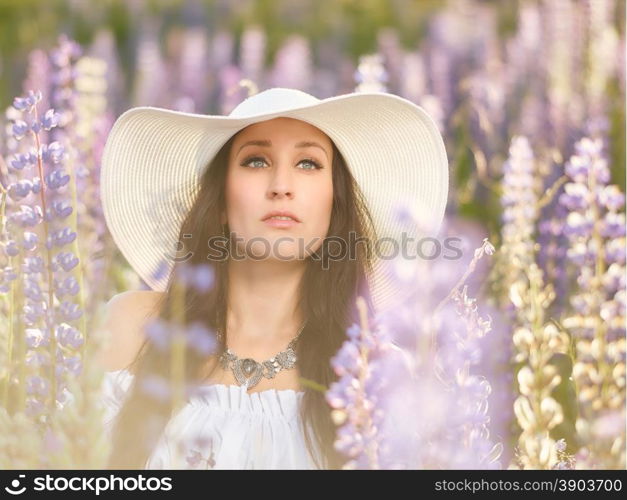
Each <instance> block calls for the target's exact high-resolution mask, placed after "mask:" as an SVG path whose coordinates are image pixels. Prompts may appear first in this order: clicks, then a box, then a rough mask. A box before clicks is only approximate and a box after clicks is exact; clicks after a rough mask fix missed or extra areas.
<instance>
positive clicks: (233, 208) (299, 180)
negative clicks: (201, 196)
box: [223, 117, 333, 260]
mask: <svg viewBox="0 0 627 500" xmlns="http://www.w3.org/2000/svg"><path fill="white" fill-rule="evenodd" d="M332 158H333V149H332V143H331V139H330V138H329V137H328V136H327V135H326V134H325V133H324V132H322V131H321V130H320V129H318V128H316V127H314V126H313V125H310V124H309V123H306V122H303V121H301V120H297V119H294V118H287V117H279V118H274V119H272V120H267V121H264V122H259V123H254V124H252V125H249V126H248V127H246V128H245V129H243V130H241V131H240V132H239V133H238V134H237V135H236V137H235V138H234V141H233V146H232V148H231V152H230V155H229V166H228V172H227V178H226V210H227V213H226V214H225V215H226V217H223V222H227V221H228V224H229V228H230V230H231V232H232V233H234V235H233V236H234V237H237V238H238V242H237V247H238V255H239V258H241V257H242V256H243V255H244V253H245V254H246V255H247V256H250V257H253V258H255V259H258V260H263V259H265V258H270V259H278V260H293V259H295V258H299V259H303V258H305V257H307V256H308V255H309V254H311V253H312V252H313V251H315V250H316V249H318V248H319V247H320V245H321V244H322V240H323V239H324V238H325V237H326V235H327V232H328V229H329V224H330V221H331V209H332V205H333V182H332V175H331V174H332V172H331V164H332ZM274 210H277V211H287V212H290V213H291V214H292V215H293V216H294V217H295V219H296V220H294V219H290V220H276V219H267V218H266V217H267V215H268V214H269V213H270V212H272V211H274Z"/></svg>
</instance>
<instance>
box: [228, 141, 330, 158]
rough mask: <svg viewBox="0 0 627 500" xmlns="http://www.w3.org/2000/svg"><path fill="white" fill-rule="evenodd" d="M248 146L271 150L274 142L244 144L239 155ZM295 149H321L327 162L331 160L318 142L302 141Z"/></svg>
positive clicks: (248, 142)
mask: <svg viewBox="0 0 627 500" xmlns="http://www.w3.org/2000/svg"><path fill="white" fill-rule="evenodd" d="M246 146H262V147H265V148H269V147H271V146H272V141H268V140H254V141H247V142H245V143H244V144H242V145H241V146H240V147H239V149H238V150H237V153H238V154H239V152H240V151H241V150H242V149H244V148H245V147H246ZM294 147H295V148H310V147H314V148H320V149H321V150H322V151H323V152H324V154H325V156H326V157H327V160H328V159H329V155H328V154H327V151H326V150H325V149H324V148H323V147H322V146H321V145H320V144H318V143H317V142H314V141H300V142H299V143H297V144H296V145H295V146H294Z"/></svg>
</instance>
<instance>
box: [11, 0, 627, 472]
mask: <svg viewBox="0 0 627 500" xmlns="http://www.w3.org/2000/svg"><path fill="white" fill-rule="evenodd" d="M275 86H280V87H294V88H297V89H301V90H304V91H306V92H308V93H311V94H313V95H315V96H316V97H318V98H325V97H330V96H333V95H337V94H342V93H348V92H353V91H358V92H363V91H386V92H391V93H394V94H397V95H399V96H402V97H404V98H406V99H408V100H410V101H412V102H415V103H416V104H419V105H420V106H422V107H424V108H425V109H426V110H427V111H428V112H429V113H430V114H431V115H432V116H433V117H434V119H435V120H436V122H437V124H438V126H439V127H440V130H441V132H442V134H443V136H444V138H445V144H446V147H447V151H448V156H449V161H450V179H451V183H450V193H449V200H448V206H447V212H446V220H445V224H444V227H443V230H442V235H443V236H447V235H448V236H454V237H459V238H461V240H462V243H463V245H462V246H463V249H464V253H463V257H462V259H461V260H460V261H459V262H455V263H454V264H453V263H451V261H437V262H432V263H430V267H429V269H426V270H425V269H423V268H420V269H418V268H413V267H410V268H408V267H407V266H399V267H398V269H397V270H396V271H395V272H396V274H397V277H398V282H399V287H401V286H408V287H410V288H412V287H413V288H412V290H414V289H415V290H414V291H415V293H414V294H413V295H412V299H411V300H408V301H407V303H403V304H399V307H398V310H397V311H396V313H395V314H394V315H393V316H394V317H390V316H384V317H381V318H377V320H376V321H374V320H373V318H370V319H368V311H365V310H363V308H362V312H363V314H362V320H361V322H360V323H359V324H355V325H353V327H352V328H351V330H350V332H348V334H347V341H346V344H345V346H344V347H343V348H342V350H341V351H340V352H339V353H338V355H337V356H336V358H334V366H335V367H336V372H337V374H338V382H337V383H336V384H334V385H333V386H331V387H329V388H328V401H329V404H330V405H331V406H332V407H333V409H334V418H335V419H336V422H337V423H338V426H339V432H338V440H337V443H336V446H337V447H338V449H341V450H342V451H344V452H345V453H346V454H347V456H348V457H350V461H349V463H348V465H347V467H348V468H527V469H563V468H581V469H592V468H598V469H603V468H605V469H617V468H622V469H624V468H625V211H624V210H625V208H624V207H625V142H626V141H625V3H624V2H621V1H617V0H587V1H584V0H582V1H573V0H545V1H536V0H519V1H514V0H506V1H498V2H497V1H479V0H451V1H437V2H436V1H417V0H416V1H410V0H390V1H383V0H361V1H354V0H337V1H301V0H289V1H288V0H277V1H271V0H262V1H252V0H250V1H249V0H242V1H235V2H227V1H224V0H216V1H209V0H207V1H200V0H198V1H192V0H189V1H174V0H173V1H159V0H154V1H148V0H126V1H124V2H122V1H117V0H109V1H105V2H88V1H86V0H66V1H61V0H54V1H49V2H43V1H34V0H22V1H20V2H13V1H8V0H0V111H1V114H0V400H1V404H0V468H3V469H5V468H6V469H10V468H15V469H18V468H99V467H101V466H102V465H103V463H104V461H105V458H106V454H107V453H108V445H109V443H107V442H105V441H104V439H103V438H102V432H101V422H100V417H101V410H100V409H99V407H98V404H97V402H98V387H99V383H100V380H101V378H100V377H101V376H102V373H101V372H99V370H98V369H97V368H96V367H95V366H94V363H90V362H89V361H90V356H93V354H94V351H95V349H96V348H97V346H98V343H99V342H100V339H99V338H98V336H97V335H95V334H94V332H95V331H96V329H95V326H96V325H97V324H98V321H99V319H100V317H101V314H102V306H103V304H104V303H105V302H106V301H107V300H108V299H110V298H111V297H112V296H113V295H115V294H116V293H119V292H121V291H124V290H129V289H137V288H146V285H145V284H144V283H142V282H141V281H140V280H139V278H138V277H137V276H136V275H135V274H134V273H133V272H132V271H131V270H130V269H129V267H128V265H127V264H126V262H125V260H124V258H123V257H122V256H121V255H120V254H119V252H118V251H117V249H116V248H115V245H114V243H113V241H112V239H111V237H110V235H109V234H108V231H107V228H106V225H105V222H104V219H103V214H102V210H101V205H100V201H99V185H98V182H99V165H100V158H101V154H102V148H103V146H104V143H105V140H106V137H107V134H108V131H109V130H110V128H111V126H112V124H113V122H114V121H115V118H116V117H117V116H118V115H119V114H120V113H121V112H123V111H124V110H126V109H128V108H129V107H132V106H140V105H150V106H159V107H166V108H170V109H177V110H181V111H188V112H194V113H210V114H218V113H220V114H228V113H229V112H230V110H231V109H233V108H234V107H235V106H236V105H237V104H238V103H239V102H240V101H241V100H242V99H243V98H245V97H246V96H248V95H251V94H253V93H255V92H258V91H260V90H264V89H267V88H270V87H275ZM410 219H411V217H410ZM417 273H420V274H417ZM416 276H420V277H421V278H420V279H419V280H414V279H413V278H414V277H416ZM425 276H426V277H427V278H429V279H425ZM416 283H419V285H418V287H417V285H416ZM425 339H426V340H425ZM391 341H394V342H395V343H396V344H397V345H401V346H403V347H404V348H405V349H406V352H407V355H408V361H407V365H406V366H404V368H403V370H405V371H403V370H401V369H400V368H399V366H398V363H397V362H392V361H389V360H388V358H387V357H386V354H385V353H386V352H387V348H386V346H387V345H388V343H389V342H391ZM356 353H357V354H356ZM360 356H361V359H367V360H369V363H362V362H359V360H358V357H360ZM390 359H391V358H390ZM408 373H409V374H411V376H407V374H408ZM355 387H357V388H358V390H357V391H355V390H354V389H355ZM351 388H352V389H351ZM442 388H445V389H446V390H441V389H442ZM70 395H71V396H70ZM67 403H71V404H67ZM373 408H375V409H378V410H380V411H376V410H375V409H373ZM399 415H400V416H399Z"/></svg>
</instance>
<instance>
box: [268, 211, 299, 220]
mask: <svg viewBox="0 0 627 500" xmlns="http://www.w3.org/2000/svg"><path fill="white" fill-rule="evenodd" d="M275 215H276V216H279V217H290V218H291V219H293V220H294V221H296V222H300V219H299V218H298V217H296V215H294V214H293V213H292V212H289V211H287V210H273V211H272V212H268V213H267V214H266V215H264V216H263V218H262V219H261V220H262V221H265V220H268V219H269V218H270V217H274V216H275Z"/></svg>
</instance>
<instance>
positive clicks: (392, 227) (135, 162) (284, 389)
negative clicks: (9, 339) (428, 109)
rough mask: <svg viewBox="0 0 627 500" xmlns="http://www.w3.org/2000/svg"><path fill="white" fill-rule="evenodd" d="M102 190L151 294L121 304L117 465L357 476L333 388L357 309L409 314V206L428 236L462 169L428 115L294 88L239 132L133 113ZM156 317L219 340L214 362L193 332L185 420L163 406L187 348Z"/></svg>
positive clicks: (206, 122) (242, 122) (111, 402)
mask: <svg viewBox="0 0 627 500" xmlns="http://www.w3.org/2000/svg"><path fill="white" fill-rule="evenodd" d="M101 184H102V198H103V208H104V214H105V218H106V220H107V224H108V226H109V229H110V230H111V233H112V235H113V238H114V240H115V242H116V244H117V246H118V248H119V249H120V250H121V252H122V253H123V254H124V256H125V257H126V258H127V260H128V261H129V263H130V264H131V266H132V267H133V268H134V269H135V270H136V271H137V272H138V274H139V275H140V276H141V277H142V278H143V279H144V281H145V282H146V283H147V284H148V285H149V286H150V287H151V289H152V291H135V292H125V293H123V294H120V295H118V296H116V297H114V299H112V300H111V301H110V303H109V305H108V314H107V319H106V324H105V329H106V330H107V331H108V332H109V334H110V339H109V343H108V349H107V350H105V351H104V353H103V355H102V359H103V364H104V365H105V368H106V369H107V370H109V372H108V373H106V374H105V386H104V387H105V398H106V402H107V403H108V407H109V421H110V422H111V423H112V424H113V426H112V444H113V449H112V454H111V457H110V462H109V466H110V467H112V468H141V467H147V468H172V467H174V466H176V463H175V462H176V460H180V459H182V462H178V463H179V464H182V466H184V467H201V468H340V467H341V466H342V463H343V462H344V461H345V459H346V457H343V456H341V455H340V454H339V453H338V452H337V451H336V450H335V449H334V447H333V441H334V438H335V430H336V428H335V425H334V423H333V421H332V419H331V413H330V407H329V405H328V403H327V402H326V400H325V398H324V389H326V388H328V387H329V386H330V385H331V384H332V383H333V382H334V381H335V380H336V378H337V377H336V375H335V374H334V372H333V370H332V368H331V364H330V360H331V358H332V357H333V355H334V354H335V353H336V352H337V351H338V349H339V348H340V346H341V344H342V342H343V341H344V340H345V339H346V330H347V328H348V327H349V326H350V325H351V323H354V322H357V315H356V308H355V300H356V298H357V297H358V296H361V297H363V298H364V299H365V300H366V302H367V304H368V306H369V310H370V311H371V312H374V311H380V310H382V309H385V308H386V307H389V305H390V304H391V303H393V300H394V290H393V289H392V288H391V276H390V274H389V272H388V271H387V269H386V268H385V267H384V266H383V260H384V259H382V258H381V257H382V256H381V255H380V254H379V252H378V250H379V249H380V245H377V243H379V241H378V239H379V238H381V237H384V236H385V237H390V236H391V237H397V236H398V235H399V233H400V229H401V225H400V222H398V220H397V219H396V218H395V212H394V209H395V205H394V202H398V201H401V202H402V201H405V202H411V205H410V208H411V209H413V210H414V211H418V212H419V213H420V214H421V215H423V216H424V217H425V220H426V221H428V222H430V223H431V226H430V227H428V228H427V227H426V226H425V227H424V228H410V229H409V230H408V232H409V233H410V235H413V236H420V235H423V234H431V233H433V232H434V230H437V227H438V226H439V223H440V221H441V219H442V215H443V212H444V206H445V203H446V193H447V188H448V174H447V161H446V153H445V150H444V146H443V142H442V139H441V136H440V135H439V133H438V131H437V127H436V126H435V124H434V123H433V121H432V120H431V119H430V118H429V117H428V115H426V113H425V112H424V111H423V110H422V109H421V108H419V107H418V106H416V105H414V104H412V103H410V102H409V101H406V100H404V99H401V98H399V97H396V96H392V95H389V94H382V93H373V94H365V93H364V94H346V95H343V96H338V97H333V98H329V99H325V100H318V99H316V98H315V97H313V96H310V95H308V94H306V93H304V92H301V91H298V90H294V89H282V88H275V89H269V90H266V91H264V92H261V93H260V94H257V95H255V96H252V97H249V98H248V99H246V100H245V101H243V102H242V103H240V105H238V106H237V107H236V108H235V109H234V110H233V111H232V112H231V114H230V115H229V116H228V117H224V116H203V115H192V114H187V113H180V112H174V111H169V110H161V109H157V108H134V109H132V110H130V111H128V112H126V113H124V114H123V115H122V116H121V117H120V118H119V119H118V120H117V122H116V124H115V126H114V127H113V129H112V131H111V133H110V135H109V138H108V140H107V145H106V147H105V152H104V156H103V165H102V179H101ZM406 232H407V231H406ZM221 236H226V238H225V241H224V243H225V245H224V246H220V245H216V244H215V243H216V238H218V239H219V238H220V237H221ZM388 243H389V241H388ZM373 244H374V245H373ZM374 249H376V251H374ZM375 254H376V255H375ZM386 257H389V255H386ZM207 266H209V268H207ZM190 269H192V270H193V269H196V270H197V272H199V273H200V272H201V271H204V273H205V276H207V277H209V278H210V279H208V281H210V286H205V285H206V283H204V285H203V283H202V281H203V280H198V277H197V276H196V278H194V277H192V276H190V272H189V270H190ZM207 269H209V270H210V271H211V272H209V273H207ZM199 281H200V285H199V286H193V284H194V283H196V284H198V282H199ZM181 282H184V283H186V286H185V288H184V292H183V295H181V294H180V288H179V287H177V286H176V283H181ZM190 285H191V286H190ZM181 310H183V311H184V312H183V313H181ZM122 318H124V319H122ZM157 318H160V319H162V320H169V321H172V320H175V319H176V320H178V321H179V322H183V323H184V324H185V325H187V326H188V327H191V326H198V325H201V326H204V327H206V328H207V329H208V332H209V335H211V334H212V333H213V332H216V334H217V335H216V337H217V341H218V344H217V348H216V349H215V351H213V352H212V353H210V354H209V353H207V351H206V350H205V351H203V350H202V349H200V350H199V349H197V348H195V347H194V342H192V341H191V340H190V339H191V334H190V337H189V339H188V342H187V343H186V345H185V355H184V359H185V365H184V379H185V382H186V383H188V384H189V385H190V386H192V387H194V388H195V389H196V391H195V392H193V393H192V394H191V395H189V397H188V399H187V400H186V404H185V405H183V407H182V408H180V409H179V410H177V411H175V412H174V414H171V406H170V404H171V402H170V398H169V397H167V394H166V396H164V397H156V396H155V391H154V390H153V391H151V390H150V387H153V389H154V381H155V380H157V381H158V380H169V378H170V375H171V372H170V369H171V368H170V367H171V366H172V363H170V360H171V359H172V349H171V344H168V343H166V344H164V343H162V342H160V341H159V336H158V334H155V331H156V330H155V328H154V327H152V329H151V328H145V327H146V326H147V325H150V324H153V325H154V324H159V323H153V320H155V319H157ZM192 330H193V329H189V330H187V331H188V332H189V331H192ZM146 333H148V335H146ZM130 360H132V361H133V362H132V363H128V361H130ZM264 367H265V368H264ZM272 367H274V369H271V368H272ZM155 377H157V378H155ZM159 377H160V378H159ZM133 382H135V383H133ZM151 383H153V385H152V386H151V385H150V384H151ZM114 389H117V390H118V392H117V393H114V392H112V391H113V390H114ZM114 417H115V418H114ZM175 457H176V460H175Z"/></svg>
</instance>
